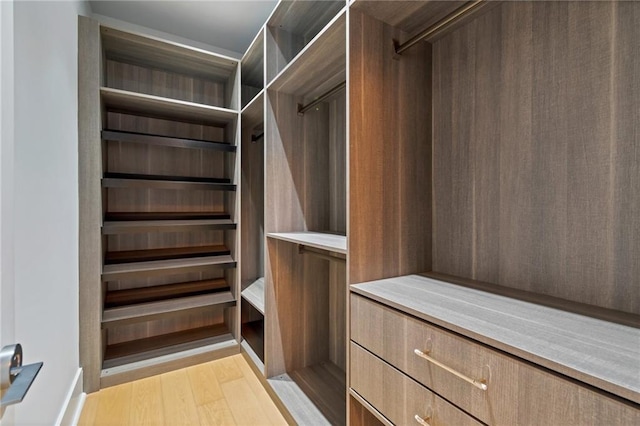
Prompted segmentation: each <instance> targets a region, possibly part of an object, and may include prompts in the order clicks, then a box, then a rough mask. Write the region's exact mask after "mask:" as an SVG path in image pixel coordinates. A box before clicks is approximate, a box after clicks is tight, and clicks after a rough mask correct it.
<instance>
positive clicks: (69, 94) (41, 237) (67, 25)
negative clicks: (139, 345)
mask: <svg viewBox="0 0 640 426" xmlns="http://www.w3.org/2000/svg"><path fill="white" fill-rule="evenodd" d="M79 13H80V14H87V13H88V9H86V6H85V3H81V2H76V1H61V2H50V1H45V2H23V1H18V2H15V3H14V43H15V44H14V48H15V74H14V79H15V162H14V183H15V185H14V188H15V193H14V198H15V233H14V238H15V337H16V340H18V341H20V342H21V343H22V346H23V348H24V351H25V363H31V362H35V361H43V362H44V367H43V368H42V370H41V372H40V376H39V377H38V378H37V379H36V381H35V382H34V384H33V386H32V388H31V390H30V391H29V394H28V395H27V398H26V399H25V400H24V401H23V402H22V403H21V404H20V405H18V406H16V408H15V421H16V424H20V425H22V424H43V425H44V424H46V425H50V424H53V423H54V422H55V421H56V419H57V418H58V414H59V412H60V409H61V407H62V406H63V405H64V401H65V397H66V396H67V392H68V391H69V389H70V387H71V386H73V384H74V383H73V382H74V377H75V376H76V373H77V372H78V367H79V355H78V166H77V164H78V152H77V151H78V140H77V139H78V136H77V133H78V132H77V69H78V66H77V27H78V25H77V15H78V14H79Z"/></svg>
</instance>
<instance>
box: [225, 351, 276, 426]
mask: <svg viewBox="0 0 640 426" xmlns="http://www.w3.org/2000/svg"><path fill="white" fill-rule="evenodd" d="M232 362H233V361H232ZM220 387H221V388H222V392H223V393H224V397H225V400H226V401H227V403H228V404H229V408H230V409H231V413H232V414H233V418H234V419H235V421H236V424H238V425H268V424H271V423H270V422H269V420H268V418H267V415H266V414H265V412H264V411H263V410H262V408H261V407H260V403H259V402H258V399H257V398H256V396H255V395H254V394H253V392H251V387H249V384H248V382H247V380H246V379H245V378H244V377H242V378H240V379H237V380H231V381H228V382H225V383H221V384H220Z"/></svg>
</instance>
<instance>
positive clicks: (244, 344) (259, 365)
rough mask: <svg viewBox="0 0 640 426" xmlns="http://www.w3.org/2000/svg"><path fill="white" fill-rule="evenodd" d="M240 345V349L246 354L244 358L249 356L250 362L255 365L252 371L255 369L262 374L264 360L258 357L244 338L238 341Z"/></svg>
mask: <svg viewBox="0 0 640 426" xmlns="http://www.w3.org/2000/svg"><path fill="white" fill-rule="evenodd" d="M240 347H241V348H242V351H243V352H244V353H245V354H246V356H245V358H247V357H248V358H249V359H250V360H251V363H253V365H254V366H255V369H254V371H255V370H256V369H257V370H258V372H259V374H261V375H262V376H264V362H263V361H262V360H261V359H260V358H258V355H257V354H256V353H255V352H254V350H253V348H252V347H251V346H250V345H249V342H247V341H246V340H242V341H241V342H240Z"/></svg>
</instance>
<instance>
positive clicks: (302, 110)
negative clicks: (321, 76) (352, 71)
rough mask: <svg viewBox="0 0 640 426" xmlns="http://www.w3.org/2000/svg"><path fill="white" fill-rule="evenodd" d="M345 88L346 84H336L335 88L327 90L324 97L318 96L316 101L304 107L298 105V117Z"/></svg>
mask: <svg viewBox="0 0 640 426" xmlns="http://www.w3.org/2000/svg"><path fill="white" fill-rule="evenodd" d="M346 86H347V82H346V81H343V82H342V83H340V84H338V85H337V86H336V87H334V88H333V89H331V90H329V91H328V92H326V93H325V94H324V95H321V96H319V97H318V98H317V99H316V100H314V101H312V102H310V103H309V104H307V105H304V106H303V105H302V104H298V115H304V113H305V112H307V111H309V110H310V109H311V108H313V107H314V106H316V105H318V104H319V103H320V102H322V101H324V100H325V99H327V98H329V97H331V96H333V95H335V94H336V93H338V92H339V91H340V90H342V89H344V88H345V87H346Z"/></svg>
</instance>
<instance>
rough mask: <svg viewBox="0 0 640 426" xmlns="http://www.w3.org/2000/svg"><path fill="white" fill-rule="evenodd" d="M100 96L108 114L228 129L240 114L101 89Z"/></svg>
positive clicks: (223, 109) (212, 107)
mask: <svg viewBox="0 0 640 426" xmlns="http://www.w3.org/2000/svg"><path fill="white" fill-rule="evenodd" d="M100 94H101V97H102V101H103V102H104V106H105V107H106V109H107V110H108V111H113V112H122V113H133V114H139V115H143V116H145V117H154V118H162V119H169V120H177V121H183V122H186V123H194V124H204V125H210V126H217V127H225V126H226V125H227V124H230V123H233V122H234V120H236V119H237V118H238V112H237V111H235V110H230V109H227V108H219V107H214V106H209V105H203V104H196V103H193V102H186V101H180V100H176V99H168V98H163V97H160V96H153V95H146V94H142V93H136V92H129V91H126V90H120V89H112V88H110V87H101V88H100Z"/></svg>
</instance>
